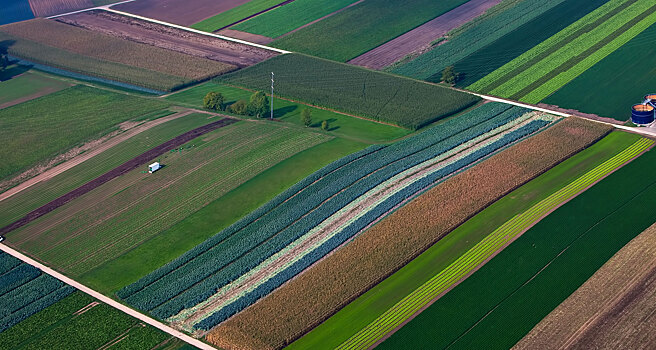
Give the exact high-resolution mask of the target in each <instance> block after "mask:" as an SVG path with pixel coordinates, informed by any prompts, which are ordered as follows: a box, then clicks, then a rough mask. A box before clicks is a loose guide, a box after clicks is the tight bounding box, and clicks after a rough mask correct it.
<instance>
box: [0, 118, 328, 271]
mask: <svg viewBox="0 0 656 350" xmlns="http://www.w3.org/2000/svg"><path fill="white" fill-rule="evenodd" d="M329 139H330V137H329V136H325V135H323V134H317V133H311V132H305V131H298V130H297V129H296V128H290V127H285V126H278V125H272V124H271V123H269V122H247V121H244V122H240V123H236V124H233V125H229V126H226V127H223V128H220V129H218V130H215V131H212V132H210V133H208V134H206V135H203V136H201V137H199V138H196V139H194V140H192V141H190V142H189V143H187V144H185V145H184V146H181V147H180V148H178V149H177V151H175V150H174V151H171V152H168V153H166V154H165V155H162V156H160V157H158V158H157V159H158V161H160V162H161V163H162V164H163V165H164V168H163V169H162V170H160V171H158V172H156V173H154V174H153V175H150V174H148V173H147V172H145V171H144V169H135V170H133V171H130V172H128V173H127V174H125V175H122V176H121V177H119V178H116V179H114V180H112V181H110V182H108V183H105V184H104V185H102V186H100V187H98V188H96V189H94V190H92V191H90V192H88V193H86V194H85V195H83V196H81V197H79V198H77V199H75V200H73V201H71V202H69V203H67V204H66V205H64V206H62V207H60V208H58V209H57V210H55V211H53V212H51V213H49V214H47V215H45V216H43V217H41V218H39V219H37V220H35V221H33V222H31V223H30V224H28V225H26V226H23V227H21V228H18V229H16V230H14V231H12V232H9V233H8V234H7V238H8V240H10V241H11V244H12V245H13V246H15V247H18V248H20V249H21V250H23V251H27V252H29V253H30V254H32V255H34V256H37V257H38V258H39V259H41V260H43V261H47V262H49V263H51V264H53V265H54V266H57V267H58V268H59V269H61V270H62V271H66V272H68V273H70V274H71V275H73V276H79V275H81V274H82V273H85V272H87V271H89V270H91V269H93V268H96V267H98V266H100V265H102V264H103V263H105V262H107V261H109V260H113V259H114V258H116V257H118V256H120V255H123V254H124V253H126V252H127V251H129V250H131V249H133V248H135V247H137V246H138V245H139V244H141V243H143V242H144V241H146V240H148V239H149V238H152V237H153V236H155V235H157V234H158V233H159V232H161V231H164V230H166V229H168V228H169V227H171V226H173V225H174V224H176V223H177V222H179V221H182V220H183V219H184V218H186V217H187V216H189V215H191V214H193V213H194V212H196V211H198V210H200V209H201V208H203V207H204V206H205V205H207V204H208V203H211V202H212V201H214V200H216V199H218V198H219V197H221V196H223V195H225V194H226V193H228V192H229V191H230V190H232V189H234V188H236V187H238V186H239V185H241V184H243V183H244V182H246V181H247V180H249V179H250V178H252V177H254V176H255V175H257V174H258V173H260V172H262V171H264V170H266V169H268V168H270V167H272V166H274V165H275V164H277V163H279V162H281V161H282V160H284V159H287V158H289V157H291V156H292V155H294V154H296V153H298V152H300V151H302V150H304V149H307V148H310V147H312V146H315V145H317V144H319V143H322V142H325V141H327V140H329Z"/></svg>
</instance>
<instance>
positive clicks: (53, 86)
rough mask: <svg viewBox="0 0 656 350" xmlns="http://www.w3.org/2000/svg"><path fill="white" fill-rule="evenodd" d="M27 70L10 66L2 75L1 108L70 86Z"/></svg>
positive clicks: (0, 89)
mask: <svg viewBox="0 0 656 350" xmlns="http://www.w3.org/2000/svg"><path fill="white" fill-rule="evenodd" d="M26 69H27V68H25V67H21V66H10V67H9V68H7V69H6V70H5V71H3V72H2V73H0V108H5V107H8V106H10V105H14V104H18V103H20V102H24V101H27V100H32V99H34V98H37V97H40V96H41V95H47V94H50V93H53V92H57V91H59V90H62V89H65V88H67V87H69V86H70V84H67V83H65V82H63V81H61V80H56V79H52V78H49V77H47V76H45V75H42V74H39V73H34V72H31V71H29V72H25V70H26Z"/></svg>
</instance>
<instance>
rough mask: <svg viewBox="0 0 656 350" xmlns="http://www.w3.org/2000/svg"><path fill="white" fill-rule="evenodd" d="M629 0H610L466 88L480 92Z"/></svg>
mask: <svg viewBox="0 0 656 350" xmlns="http://www.w3.org/2000/svg"><path fill="white" fill-rule="evenodd" d="M628 1H630V0H611V1H609V2H607V3H606V4H604V5H602V6H600V7H599V8H597V9H596V10H594V11H592V12H590V13H589V14H587V15H585V16H584V17H583V18H581V19H579V20H578V21H576V22H574V23H572V24H571V25H569V26H568V27H567V28H565V29H563V30H561V31H560V32H558V33H556V34H555V35H553V36H551V37H550V38H549V39H547V40H545V41H543V42H541V43H540V44H538V45H537V46H535V47H533V48H532V49H530V50H528V51H526V52H525V53H523V54H522V55H520V56H519V57H517V58H515V59H514V60H512V61H510V62H508V63H506V64H505V65H503V66H501V67H500V68H498V69H497V70H495V71H494V72H492V73H490V74H488V75H486V76H485V77H483V78H482V79H480V80H478V81H477V82H475V83H474V84H471V85H469V86H468V87H467V89H469V90H473V91H479V92H482V91H483V90H484V89H485V88H486V87H488V86H489V85H490V84H492V83H494V82H496V81H497V80H499V79H501V78H503V77H505V76H506V75H508V74H509V73H510V72H512V71H513V70H515V69H517V68H519V67H521V66H523V65H525V64H526V63H527V62H529V61H531V60H533V59H535V58H536V57H538V56H540V55H542V54H544V53H545V52H548V51H549V50H554V48H555V47H556V46H557V45H558V44H562V41H563V40H565V39H567V38H568V37H569V36H571V35H572V34H573V33H575V32H576V31H578V30H580V29H581V28H583V27H585V26H586V25H588V24H590V23H593V22H595V21H597V20H599V19H600V18H602V17H603V16H605V15H607V14H608V13H610V12H611V11H614V10H615V9H617V8H618V7H619V6H622V5H623V4H625V3H626V2H628Z"/></svg>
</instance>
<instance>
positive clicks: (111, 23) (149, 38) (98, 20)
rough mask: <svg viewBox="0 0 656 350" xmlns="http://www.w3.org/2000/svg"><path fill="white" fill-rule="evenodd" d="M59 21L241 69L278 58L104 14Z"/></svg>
mask: <svg viewBox="0 0 656 350" xmlns="http://www.w3.org/2000/svg"><path fill="white" fill-rule="evenodd" d="M57 20H58V21H60V22H63V23H67V24H70V25H74V26H77V27H81V28H85V29H89V30H92V31H95V32H99V33H103V34H107V35H111V36H115V37H118V38H121V39H126V40H131V41H135V42H138V43H143V44H147V45H152V46H156V47H159V48H163V49H167V50H172V51H177V52H181V53H184V54H187V55H191V56H196V57H202V58H206V59H210V60H214V61H219V62H224V63H229V64H234V65H236V66H238V67H246V66H251V65H253V64H256V63H258V62H261V61H264V60H266V59H269V58H271V57H273V56H275V55H277V54H276V53H275V52H273V51H269V50H265V49H260V48H257V47H253V46H248V45H244V44H239V43H236V42H232V41H227V40H221V39H218V38H213V37H211V36H206V35H201V34H196V33H192V32H188V31H185V30H181V29H176V28H171V27H167V26H164V25H161V24H157V23H152V22H147V21H143V20H140V19H137V18H133V17H128V16H122V15H120V14H116V13H112V12H107V11H101V10H96V11H87V12H83V13H77V14H73V15H68V16H64V17H60V18H58V19H57Z"/></svg>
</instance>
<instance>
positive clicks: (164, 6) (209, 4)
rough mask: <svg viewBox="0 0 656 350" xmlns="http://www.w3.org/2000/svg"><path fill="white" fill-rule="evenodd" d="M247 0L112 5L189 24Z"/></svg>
mask: <svg viewBox="0 0 656 350" xmlns="http://www.w3.org/2000/svg"><path fill="white" fill-rule="evenodd" d="M248 1H249V0H137V1H134V2H130V3H126V4H121V5H118V6H114V7H112V8H113V9H116V10H119V11H125V12H130V13H134V14H136V15H140V16H144V17H150V18H154V19H159V20H161V21H165V22H171V23H175V24H179V25H183V26H190V25H192V24H194V23H197V22H200V21H202V20H204V19H206V18H210V17H212V16H214V15H217V14H219V13H222V12H225V11H228V10H230V9H231V8H233V7H237V6H239V5H242V4H245V3H247V2H248Z"/></svg>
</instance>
